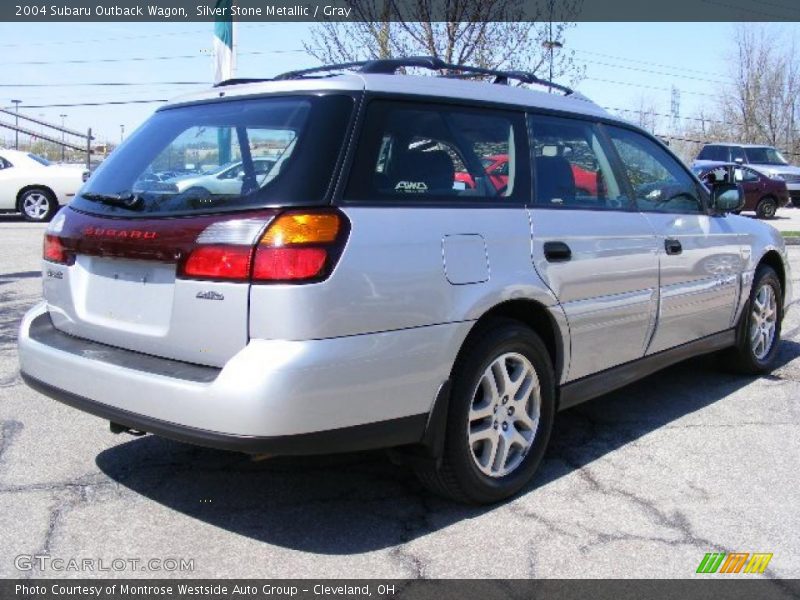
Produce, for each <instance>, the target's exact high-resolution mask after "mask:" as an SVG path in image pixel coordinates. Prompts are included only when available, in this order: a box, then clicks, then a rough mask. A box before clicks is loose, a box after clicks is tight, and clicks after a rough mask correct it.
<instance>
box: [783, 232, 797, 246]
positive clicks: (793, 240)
mask: <svg viewBox="0 0 800 600" xmlns="http://www.w3.org/2000/svg"><path fill="white" fill-rule="evenodd" d="M783 241H784V243H785V244H786V245H787V246H800V237H797V236H794V235H792V236H788V237H784V238H783Z"/></svg>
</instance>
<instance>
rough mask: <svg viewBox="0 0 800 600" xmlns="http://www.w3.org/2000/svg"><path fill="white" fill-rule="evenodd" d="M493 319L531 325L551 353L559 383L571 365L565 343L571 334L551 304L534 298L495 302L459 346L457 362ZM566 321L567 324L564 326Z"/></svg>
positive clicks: (556, 378) (556, 379) (475, 323)
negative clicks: (556, 315) (554, 312)
mask: <svg viewBox="0 0 800 600" xmlns="http://www.w3.org/2000/svg"><path fill="white" fill-rule="evenodd" d="M493 318H507V319H513V320H515V321H519V322H520V323H523V324H524V325H527V326H528V327H530V328H531V329H532V330H533V331H534V332H535V333H536V334H537V335H538V336H539V337H540V338H541V339H542V342H543V343H544V345H545V347H546V348H547V352H548V354H549V355H550V360H551V362H552V364H553V371H554V373H555V381H556V384H558V383H559V382H560V381H561V376H562V374H563V372H564V370H565V368H566V366H567V364H566V358H567V356H568V354H567V349H565V346H566V345H567V344H568V337H567V336H565V331H564V329H562V327H561V326H559V323H558V322H557V320H556V318H555V316H554V315H553V313H552V312H551V311H550V310H549V309H548V307H547V306H545V305H544V304H542V303H541V302H538V301H536V300H533V299H530V298H517V299H514V300H506V301H503V302H500V303H499V304H495V305H494V306H492V307H491V308H490V309H488V310H487V311H485V312H484V313H483V314H482V315H481V316H480V318H478V320H477V321H475V322H474V323H473V325H472V328H471V329H470V331H469V333H468V334H467V336H466V338H465V339H464V341H463V342H462V344H461V347H460V348H459V351H458V354H457V356H456V360H455V361H454V363H453V365H454V368H455V364H456V363H457V362H458V361H459V359H460V358H461V355H462V353H463V352H464V350H465V348H467V347H468V345H469V343H470V342H471V340H472V338H473V337H474V336H475V335H476V334H477V333H478V332H479V330H480V329H481V328H482V327H483V325H484V324H485V323H486V322H488V321H490V320H491V319H493ZM565 326H566V323H564V327H565Z"/></svg>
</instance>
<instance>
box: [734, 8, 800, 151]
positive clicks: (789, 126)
mask: <svg viewBox="0 0 800 600" xmlns="http://www.w3.org/2000/svg"><path fill="white" fill-rule="evenodd" d="M730 59H731V60H730V64H731V73H730V76H731V79H732V80H733V82H734V83H733V85H732V86H729V87H728V89H726V90H725V91H724V93H723V95H722V116H723V120H724V121H726V122H729V123H730V125H729V127H730V133H731V134H734V135H735V136H736V137H735V141H739V142H742V143H755V144H769V145H771V146H777V147H779V148H783V149H784V150H786V151H787V152H788V153H790V154H795V155H797V156H800V131H798V128H800V56H798V49H797V40H796V39H794V38H793V37H792V38H791V39H789V40H787V39H785V36H783V35H781V34H780V32H779V31H777V30H776V29H774V28H769V27H763V26H762V27H757V26H753V25H744V24H743V25H740V26H738V27H737V29H736V33H735V36H734V49H733V52H732V54H731V56H730Z"/></svg>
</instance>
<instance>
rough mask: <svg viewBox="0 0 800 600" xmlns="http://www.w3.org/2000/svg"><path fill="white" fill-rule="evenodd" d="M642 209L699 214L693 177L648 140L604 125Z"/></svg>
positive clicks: (700, 210) (697, 196)
mask: <svg viewBox="0 0 800 600" xmlns="http://www.w3.org/2000/svg"><path fill="white" fill-rule="evenodd" d="M607 130H608V133H609V135H610V136H611V139H612V141H613V143H614V147H615V148H616V149H617V153H618V154H619V157H620V159H621V160H622V164H623V167H624V169H625V174H626V175H627V176H628V179H629V180H630V183H631V186H632V187H633V192H634V194H635V196H636V204H637V206H638V208H639V210H641V211H642V212H667V213H701V212H703V203H702V201H701V199H700V193H699V190H698V187H697V185H696V184H695V180H694V179H693V178H692V177H691V176H690V175H689V173H688V172H686V170H685V169H684V168H683V167H682V166H681V165H680V164H679V163H678V161H677V159H675V158H673V157H672V156H670V154H669V153H668V152H667V151H666V150H664V149H663V148H662V147H661V146H659V145H658V144H656V143H655V142H654V141H652V140H651V139H649V138H647V137H645V136H643V135H641V134H640V133H636V132H634V131H630V130H628V129H620V128H618V127H607Z"/></svg>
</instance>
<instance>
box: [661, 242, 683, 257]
mask: <svg viewBox="0 0 800 600" xmlns="http://www.w3.org/2000/svg"><path fill="white" fill-rule="evenodd" d="M664 250H666V251H667V254H669V255H672V256H674V255H676V254H680V253H681V252H683V246H681V243H680V242H679V241H678V240H664Z"/></svg>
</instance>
